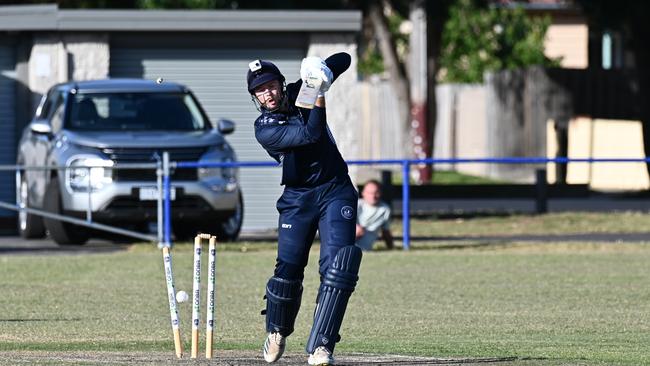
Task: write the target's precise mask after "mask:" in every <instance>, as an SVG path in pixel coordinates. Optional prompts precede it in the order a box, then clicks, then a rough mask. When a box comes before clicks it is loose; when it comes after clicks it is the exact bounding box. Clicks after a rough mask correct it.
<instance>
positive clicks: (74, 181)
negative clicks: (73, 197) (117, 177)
mask: <svg viewBox="0 0 650 366" xmlns="http://www.w3.org/2000/svg"><path fill="white" fill-rule="evenodd" d="M68 166H69V168H68V170H67V174H66V182H67V184H68V186H69V187H70V188H71V189H72V190H73V191H77V192H88V188H90V189H91V191H97V190H100V189H102V188H104V186H106V185H107V184H111V183H112V182H113V169H106V168H105V167H111V166H113V161H111V160H104V159H101V158H96V157H80V158H76V159H74V160H71V161H70V162H69V164H68Z"/></svg>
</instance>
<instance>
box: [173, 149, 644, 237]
mask: <svg viewBox="0 0 650 366" xmlns="http://www.w3.org/2000/svg"><path fill="white" fill-rule="evenodd" d="M347 163H348V164H349V165H399V166H401V167H402V221H403V234H402V243H403V249H404V250H409V249H410V247H411V233H410V231H411V227H410V171H411V165H421V164H426V165H435V164H467V163H480V164H549V163H555V164H568V163H590V164H591V163H650V158H543V157H529V158H518V157H505V158H476V159H474V158H457V159H383V160H349V161H347ZM163 165H164V166H163V201H164V205H163V217H164V229H163V238H164V242H165V243H166V244H167V245H169V244H170V243H171V242H170V238H171V219H170V217H171V215H170V213H171V200H170V192H171V179H170V177H169V171H170V168H171V169H173V168H234V167H258V168H259V167H277V166H278V164H277V163H275V162H270V161H266V162H257V161H242V162H222V163H199V162H168V163H164V164H163Z"/></svg>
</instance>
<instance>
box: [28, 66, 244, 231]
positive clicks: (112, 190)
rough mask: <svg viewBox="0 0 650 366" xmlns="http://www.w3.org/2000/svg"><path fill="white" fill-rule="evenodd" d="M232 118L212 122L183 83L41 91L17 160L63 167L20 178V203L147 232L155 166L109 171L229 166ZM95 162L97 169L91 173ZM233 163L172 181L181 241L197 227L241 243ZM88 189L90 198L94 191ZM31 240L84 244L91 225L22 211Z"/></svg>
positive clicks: (134, 82)
mask: <svg viewBox="0 0 650 366" xmlns="http://www.w3.org/2000/svg"><path fill="white" fill-rule="evenodd" d="M233 131H234V124H233V123H232V122H231V121H228V120H220V121H219V122H218V124H217V126H216V127H213V125H212V124H211V122H210V121H209V119H208V117H207V115H206V113H205V112H204V110H203V108H202V107H201V106H200V104H199V103H198V101H197V100H196V98H195V97H194V95H193V94H192V93H191V91H190V90H189V89H188V88H186V87H184V86H183V85H180V84H176V83H169V82H165V83H156V82H153V81H148V80H139V79H109V80H97V81H83V82H69V83H64V84H59V85H56V86H54V87H52V88H51V89H50V90H49V91H48V93H47V94H46V95H45V96H43V99H42V100H41V103H40V105H39V106H38V108H37V110H36V115H35V117H34V119H33V120H32V121H31V123H30V124H29V125H28V126H27V127H26V128H25V130H24V131H23V134H22V138H21V140H20V143H19V147H18V154H17V156H18V161H17V163H18V164H19V165H26V166H65V167H69V169H65V170H63V169H59V170H57V169H52V170H26V171H25V172H24V173H23V174H22V175H21V177H22V178H21V181H20V182H17V189H16V196H17V202H18V204H19V205H23V206H24V207H29V208H36V209H45V210H47V211H50V212H54V213H58V214H65V215H71V216H75V217H79V218H85V215H86V211H87V209H88V206H89V203H90V206H91V211H92V218H93V221H97V222H103V223H108V224H112V225H117V226H120V227H128V228H133V229H134V230H141V231H147V230H148V228H150V227H152V224H153V223H154V222H155V221H156V207H157V206H156V201H155V197H156V195H155V194H152V191H154V193H155V192H156V189H155V187H156V173H155V170H153V169H151V170H148V169H142V170H129V169H106V168H102V167H101V166H104V167H109V166H113V165H116V164H120V163H144V162H148V163H151V162H155V159H156V156H161V155H162V152H163V151H168V152H169V153H170V160H171V161H193V162H196V161H198V162H232V161H235V153H234V151H233V149H232V147H231V146H230V145H229V144H228V143H227V142H226V140H225V139H224V135H226V134H229V133H231V132H233ZM88 166H92V167H94V168H91V169H88ZM237 175H238V172H237V169H234V168H211V167H208V168H199V169H189V168H187V169H176V170H175V171H173V172H172V174H171V182H172V193H173V194H172V199H173V201H172V211H171V214H172V216H171V218H172V227H173V230H174V235H175V236H176V238H177V239H187V238H189V237H191V236H193V235H194V234H195V233H196V232H197V231H206V232H210V233H215V234H216V235H218V236H219V237H220V238H221V239H222V240H235V239H236V238H237V236H238V235H239V231H240V229H241V225H242V218H243V203H242V194H241V190H240V187H239V183H238V180H237ZM89 190H90V197H89V192H88V191H89ZM18 221H19V231H20V234H21V236H22V237H24V238H38V237H43V236H44V235H45V231H46V230H47V231H48V232H49V235H50V236H51V238H52V239H54V241H56V242H57V243H58V244H83V243H85V242H86V241H87V240H88V238H89V237H90V235H91V231H89V230H88V229H86V228H84V227H80V226H78V225H72V224H69V223H65V222H62V221H59V220H52V219H42V218H41V217H40V216H36V215H31V214H28V213H25V212H21V213H20V214H19V220H18Z"/></svg>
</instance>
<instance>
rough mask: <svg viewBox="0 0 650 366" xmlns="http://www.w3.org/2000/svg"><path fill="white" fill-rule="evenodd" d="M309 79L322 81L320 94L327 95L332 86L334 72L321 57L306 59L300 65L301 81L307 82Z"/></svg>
mask: <svg viewBox="0 0 650 366" xmlns="http://www.w3.org/2000/svg"><path fill="white" fill-rule="evenodd" d="M309 77H318V78H320V79H321V81H322V82H321V87H320V92H321V94H322V93H325V92H326V91H328V90H329V88H330V86H331V85H332V79H333V76H332V71H331V70H330V69H329V67H327V64H325V61H323V60H322V59H321V58H320V57H313V56H312V57H306V58H304V59H302V63H301V64H300V79H302V80H303V81H306V80H307V79H308V78H309Z"/></svg>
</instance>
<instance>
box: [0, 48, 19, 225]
mask: <svg viewBox="0 0 650 366" xmlns="http://www.w3.org/2000/svg"><path fill="white" fill-rule="evenodd" d="M14 74H15V66H14V50H13V47H11V46H4V45H0V129H1V130H2V133H0V164H15V163H16V117H15V109H16V107H15V96H16V92H15V90H16V85H15V81H14V77H15V76H14ZM14 200H15V176H14V174H13V172H0V201H3V202H14ZM13 215H15V213H14V212H11V211H8V210H0V216H13Z"/></svg>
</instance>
